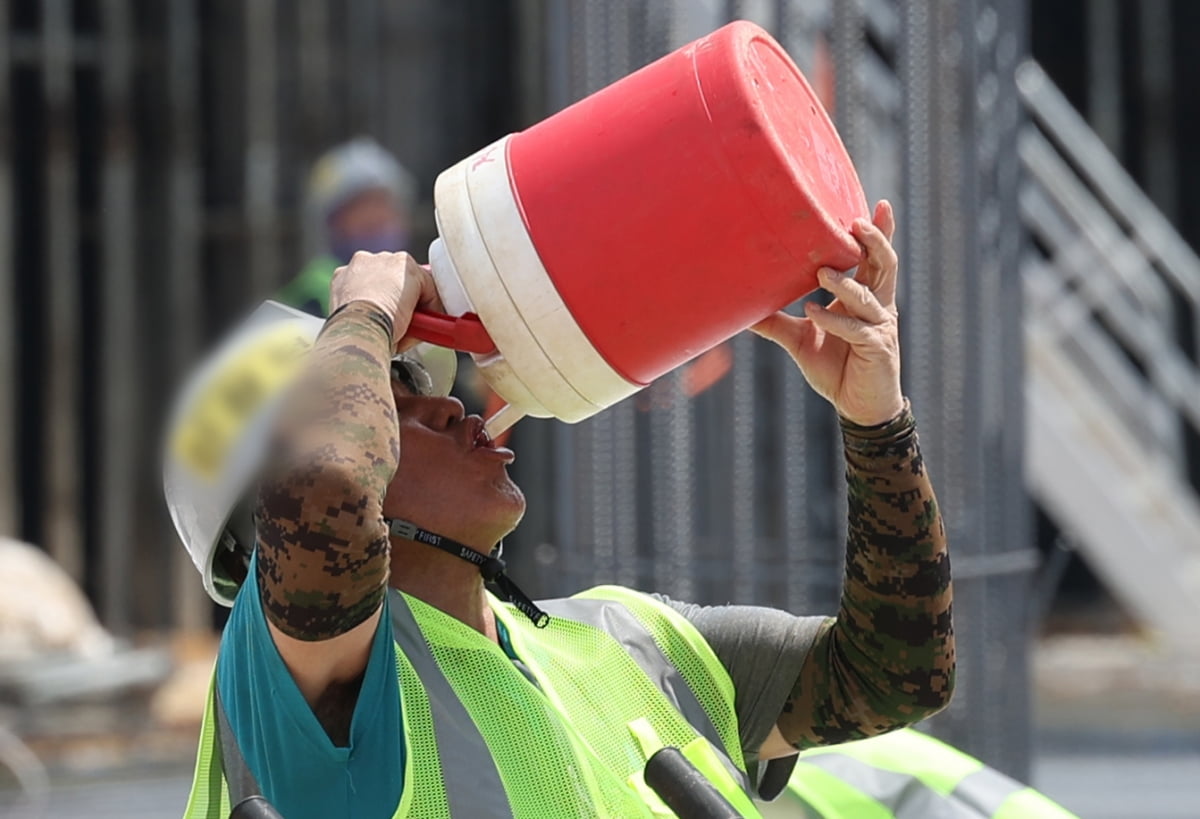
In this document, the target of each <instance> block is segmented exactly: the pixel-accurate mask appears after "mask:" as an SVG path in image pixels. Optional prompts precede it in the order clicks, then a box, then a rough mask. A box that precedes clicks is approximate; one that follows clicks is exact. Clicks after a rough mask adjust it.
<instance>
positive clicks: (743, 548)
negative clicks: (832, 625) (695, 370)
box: [726, 333, 761, 603]
mask: <svg viewBox="0 0 1200 819" xmlns="http://www.w3.org/2000/svg"><path fill="white" fill-rule="evenodd" d="M732 344H733V372H732V373H731V376H730V377H731V378H732V380H733V390H732V395H731V396H730V403H731V404H732V409H733V412H732V416H733V418H732V423H731V424H730V436H731V438H732V441H733V452H732V453H731V456H732V457H731V464H730V483H731V487H730V490H731V491H730V493H729V504H730V508H729V518H730V521H731V523H732V532H731V539H730V542H729V543H728V544H726V548H727V549H728V550H729V555H730V556H731V557H732V565H731V566H730V571H731V576H732V577H731V579H732V589H731V598H732V602H735V603H754V602H761V601H759V598H758V591H759V584H758V574H759V571H760V567H759V565H758V558H759V554H758V542H757V541H758V526H757V521H758V515H757V514H756V512H757V510H756V503H755V501H756V492H755V489H756V487H755V484H756V479H757V472H758V468H757V460H758V459H757V458H756V457H755V456H756V453H755V451H754V446H755V425H756V424H755V422H756V418H755V412H754V406H755V383H754V358H755V355H754V353H755V350H754V338H753V336H751V335H749V334H748V333H742V334H740V335H739V336H737V337H736V338H735V339H734V340H733V342H732Z"/></svg>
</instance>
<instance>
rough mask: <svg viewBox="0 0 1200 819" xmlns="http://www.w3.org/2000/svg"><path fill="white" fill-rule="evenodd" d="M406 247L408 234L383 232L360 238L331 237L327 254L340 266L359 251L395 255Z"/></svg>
mask: <svg viewBox="0 0 1200 819" xmlns="http://www.w3.org/2000/svg"><path fill="white" fill-rule="evenodd" d="M407 246H408V234H407V233H406V232H405V231H403V230H384V231H380V232H378V233H366V234H363V235H361V236H332V237H330V240H329V252H330V254H331V255H332V256H333V257H334V258H335V259H337V260H338V261H339V262H341V263H342V264H349V262H350V257H351V256H353V255H354V254H355V253H356V252H357V251H359V250H365V251H366V252H367V253H395V252H398V251H401V250H404V249H405V248H406V247H407Z"/></svg>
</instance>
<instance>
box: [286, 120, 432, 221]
mask: <svg viewBox="0 0 1200 819" xmlns="http://www.w3.org/2000/svg"><path fill="white" fill-rule="evenodd" d="M370 190H384V191H387V192H388V193H390V194H391V195H392V196H393V197H395V200H396V202H397V203H399V204H401V205H403V206H405V207H407V208H411V207H412V206H413V205H414V204H416V199H417V182H416V180H415V179H414V178H413V175H412V174H411V173H409V172H408V170H407V169H406V168H405V167H404V166H403V165H401V164H400V162H399V161H398V160H397V159H396V157H394V156H392V155H391V154H390V153H389V152H388V151H386V150H385V149H384V148H383V146H381V145H380V144H379V143H378V142H376V141H375V140H373V139H371V138H370V137H358V138H356V139H352V140H350V141H349V142H344V143H342V144H341V145H337V146H335V147H333V148H330V149H329V150H328V151H326V152H325V153H324V154H322V155H321V157H320V158H319V159H318V160H317V161H316V162H315V163H314V164H313V168H312V172H311V173H310V175H309V178H308V192H307V199H308V208H309V209H310V211H311V212H312V215H313V216H315V217H316V218H318V219H320V220H321V221H324V220H326V219H328V218H329V217H330V216H331V215H332V214H333V213H334V211H336V210H337V209H338V208H340V207H341V206H342V205H344V204H346V203H347V202H348V201H350V200H351V199H353V198H354V197H355V196H358V195H359V194H362V193H365V192H366V191H370Z"/></svg>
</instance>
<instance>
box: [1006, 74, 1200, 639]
mask: <svg viewBox="0 0 1200 819" xmlns="http://www.w3.org/2000/svg"><path fill="white" fill-rule="evenodd" d="M1017 86H1018V89H1019V93H1020V95H1021V98H1022V101H1023V102H1024V105H1025V108H1026V110H1027V112H1028V114H1029V120H1030V122H1029V125H1028V126H1027V127H1026V129H1025V130H1024V131H1023V133H1022V135H1021V138H1020V144H1019V154H1020V159H1021V164H1022V168H1023V171H1024V173H1023V180H1022V185H1021V192H1020V207H1021V216H1022V219H1023V220H1024V222H1025V225H1026V227H1027V228H1028V230H1029V231H1030V234H1031V235H1032V237H1033V242H1032V247H1031V248H1030V251H1029V253H1027V254H1026V257H1025V259H1024V260H1023V264H1022V270H1021V275H1022V280H1023V283H1024V288H1025V296H1026V302H1025V339H1026V385H1025V396H1026V407H1027V421H1026V423H1027V427H1026V458H1025V468H1026V474H1027V483H1028V485H1029V488H1030V491H1031V492H1032V493H1033V495H1034V497H1035V498H1036V499H1037V500H1038V502H1039V503H1040V504H1041V505H1042V507H1043V508H1044V509H1045V510H1046V512H1047V513H1048V514H1049V515H1050V516H1051V517H1052V518H1053V519H1054V520H1055V522H1056V523H1057V525H1058V526H1059V528H1060V529H1061V530H1062V531H1063V532H1064V534H1065V535H1066V536H1067V537H1068V538H1069V539H1070V540H1071V541H1072V542H1073V544H1074V545H1075V547H1076V548H1077V549H1079V550H1080V551H1081V552H1082V553H1083V555H1084V557H1085V558H1086V560H1087V561H1088V564H1089V565H1090V566H1091V567H1092V569H1093V570H1094V571H1095V572H1096V574H1097V575H1098V576H1099V577H1100V578H1101V579H1102V580H1103V581H1104V582H1105V584H1106V585H1107V586H1108V588H1109V589H1110V591H1111V592H1112V593H1113V594H1114V595H1115V596H1116V597H1117V598H1118V599H1119V600H1121V601H1122V602H1123V604H1124V605H1125V606H1126V607H1127V608H1128V609H1129V611H1130V612H1131V613H1132V614H1133V615H1134V616H1136V617H1137V618H1138V619H1139V620H1140V621H1141V622H1142V623H1143V624H1144V625H1145V626H1146V627H1147V628H1148V629H1149V630H1151V631H1153V632H1156V633H1157V634H1158V636H1159V637H1160V638H1161V639H1162V640H1164V641H1165V642H1166V643H1168V644H1170V645H1172V646H1175V647H1179V648H1183V649H1187V650H1189V651H1192V652H1200V495H1198V494H1197V492H1196V490H1195V488H1194V487H1193V486H1192V484H1191V483H1190V482H1189V481H1188V477H1187V469H1188V457H1189V456H1188V452H1187V449H1188V442H1189V440H1191V441H1193V443H1194V442H1195V441H1197V440H1200V437H1198V436H1200V368H1197V366H1196V360H1197V355H1196V353H1197V350H1196V349H1189V345H1194V344H1196V343H1197V341H1196V339H1197V334H1200V258H1197V256H1196V254H1195V253H1194V252H1193V251H1192V249H1191V248H1190V247H1189V246H1188V245H1187V243H1186V242H1185V241H1183V239H1182V238H1181V237H1180V236H1179V235H1178V233H1176V231H1175V230H1174V228H1173V227H1172V226H1171V225H1170V224H1169V223H1168V222H1167V220H1166V219H1165V218H1164V217H1163V215H1162V214H1161V213H1160V212H1159V211H1158V210H1157V209H1156V208H1155V207H1154V205H1153V204H1152V203H1151V202H1150V201H1149V199H1148V198H1147V197H1146V196H1145V194H1143V193H1142V192H1141V190H1140V189H1139V188H1138V186H1137V185H1136V183H1134V181H1133V180H1132V179H1131V178H1130V177H1129V176H1128V174H1126V173H1125V171H1124V170H1123V169H1122V168H1121V166H1120V164H1119V163H1118V161H1117V160H1116V159H1115V158H1114V157H1113V156H1112V155H1111V153H1109V151H1108V150H1107V149H1106V148H1105V146H1104V144H1103V143H1102V142H1101V140H1100V138H1099V137H1098V136H1096V134H1095V133H1093V132H1092V130H1091V129H1090V128H1089V127H1088V126H1087V124H1086V123H1085V122H1084V121H1083V119H1082V118H1081V117H1080V116H1079V114H1077V113H1076V112H1075V110H1074V109H1073V108H1072V107H1071V106H1070V104H1069V103H1068V102H1067V100H1066V99H1065V98H1064V97H1063V95H1062V94H1061V92H1060V91H1059V90H1058V89H1057V88H1056V87H1055V86H1054V84H1053V83H1052V82H1051V81H1050V80H1049V78H1047V77H1046V75H1045V74H1044V72H1043V71H1042V70H1041V68H1040V67H1038V66H1037V65H1036V64H1035V63H1032V62H1028V63H1025V64H1024V65H1022V66H1021V67H1020V68H1019V70H1018V72H1017ZM1191 457H1193V458H1195V457H1200V454H1198V453H1193V454H1192V456H1191Z"/></svg>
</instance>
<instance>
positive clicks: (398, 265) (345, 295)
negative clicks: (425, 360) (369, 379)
mask: <svg viewBox="0 0 1200 819" xmlns="http://www.w3.org/2000/svg"><path fill="white" fill-rule="evenodd" d="M352 301H364V302H368V303H369V304H371V305H373V306H374V307H376V308H377V309H378V310H379V311H380V312H382V313H383V314H384V315H386V316H388V317H389V318H390V319H391V320H392V343H393V344H399V343H400V340H401V339H402V338H404V334H405V333H407V332H408V325H409V323H410V322H411V321H412V316H413V313H414V312H415V311H416V310H417V309H418V308H420V309H427V310H434V311H437V312H442V304H441V300H440V299H439V298H438V294H437V289H436V288H435V287H434V285H433V276H431V275H430V273H429V271H428V270H426V269H425V268H424V267H422V266H421V265H419V264H417V262H416V260H415V259H413V257H412V256H410V255H408V254H407V253H367V252H365V251H362V250H360V251H359V252H357V253H355V254H354V256H353V257H351V259H350V263H349V264H347V265H344V266H343V267H339V268H338V269H337V270H335V271H334V273H333V282H332V283H331V284H330V285H329V311H330V313H332V312H333V311H334V310H337V309H338V308H339V307H341V306H342V305H344V304H348V303H350V302H352ZM415 343H416V340H415V339H405V344H403V345H401V347H404V346H412V345H413V344H415Z"/></svg>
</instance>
